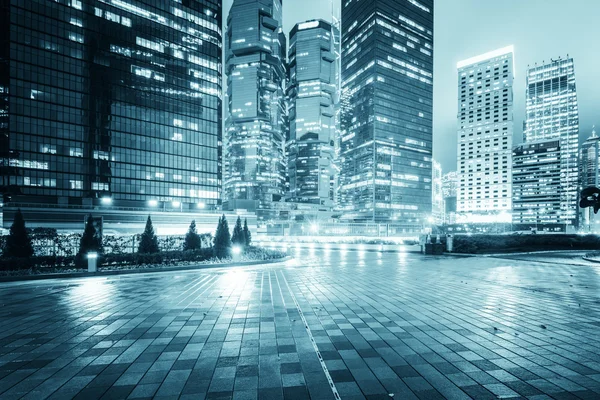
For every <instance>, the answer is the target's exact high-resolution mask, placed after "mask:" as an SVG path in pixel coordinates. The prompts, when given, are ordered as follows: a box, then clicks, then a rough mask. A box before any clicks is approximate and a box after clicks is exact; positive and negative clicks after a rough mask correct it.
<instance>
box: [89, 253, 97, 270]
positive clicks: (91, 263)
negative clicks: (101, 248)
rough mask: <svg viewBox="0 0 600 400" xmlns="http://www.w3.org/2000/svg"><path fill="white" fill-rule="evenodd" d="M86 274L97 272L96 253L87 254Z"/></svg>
mask: <svg viewBox="0 0 600 400" xmlns="http://www.w3.org/2000/svg"><path fill="white" fill-rule="evenodd" d="M87 259H88V272H97V271H98V253H88V255H87Z"/></svg>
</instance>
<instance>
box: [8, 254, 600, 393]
mask: <svg viewBox="0 0 600 400" xmlns="http://www.w3.org/2000/svg"><path fill="white" fill-rule="evenodd" d="M295 255H296V259H295V261H291V262H289V263H287V264H285V265H269V266H260V265H259V266H253V267H248V268H238V269H235V270H233V269H211V270H198V271H193V272H186V273H169V272H167V273H159V274H147V275H139V276H134V275H132V276H125V275H124V276H115V277H107V278H103V279H97V278H85V279H74V280H66V279H65V280H63V279H55V280H49V281H37V282H15V283H4V284H3V285H2V286H1V287H0V296H2V298H3V299H4V298H5V299H10V300H7V301H3V303H4V306H3V307H2V309H0V397H1V398H2V399H12V398H15V399H17V398H25V399H28V398H31V399H41V398H51V399H63V398H79V399H86V400H87V399H100V398H102V399H122V398H132V399H146V398H157V399H169V398H180V399H186V398H189V399H204V398H206V399H240V400H245V399H251V400H254V399H265V400H277V399H304V398H306V399H312V400H321V399H322V400H330V399H333V398H334V396H333V391H332V388H331V386H330V384H329V381H328V379H327V375H326V372H325V369H324V368H323V364H324V365H325V366H326V370H327V373H328V374H329V376H330V377H331V379H332V380H333V382H334V385H335V388H336V390H337V391H338V393H339V395H340V396H341V398H342V399H344V400H345V399H350V400H354V399H356V400H358V399H373V400H376V399H389V398H391V397H390V395H391V394H393V395H394V397H395V398H402V399H438V398H440V399H441V398H448V399H457V400H462V399H468V398H476V399H486V398H489V399H493V398H498V397H500V398H511V397H526V398H529V399H537V398H548V397H551V398H554V399H571V398H573V399H575V398H579V399H596V398H600V355H599V354H600V341H599V340H598V339H597V331H598V327H600V302H599V301H598V295H597V293H598V292H600V279H599V278H598V274H599V273H598V269H597V268H595V267H590V266H584V265H577V264H576V263H575V264H573V263H572V262H571V260H572V259H573V258H568V257H563V258H558V259H552V260H553V262H552V263H549V262H548V260H549V259H550V258H549V257H551V256H548V255H544V256H525V255H523V256H520V257H519V259H516V258H515V257H512V256H506V257H504V258H483V257H482V258H479V257H473V258H458V257H444V258H433V257H426V256H422V255H418V254H396V253H382V254H378V253H361V252H355V251H347V252H333V251H332V252H328V253H327V252H319V251H313V252H311V251H308V250H307V251H300V252H299V253H297V254H295ZM573 257H575V256H573ZM565 260H567V261H569V262H566V261H565ZM305 321H306V325H307V326H305ZM541 325H544V326H546V327H547V328H546V329H542V328H541ZM494 327H495V328H497V329H494ZM307 328H308V329H307ZM315 345H316V346H317V348H318V353H317V352H316V351H315V348H314V346H315Z"/></svg>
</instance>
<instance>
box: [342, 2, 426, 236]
mask: <svg viewBox="0 0 600 400" xmlns="http://www.w3.org/2000/svg"><path fill="white" fill-rule="evenodd" d="M433 13H434V10H433V0H408V1H401V2H400V1H397V0H370V1H345V2H343V4H342V72H341V74H342V107H343V109H342V112H341V145H340V155H341V158H342V160H341V173H340V190H339V199H340V206H341V209H342V210H343V218H344V219H348V220H355V221H361V220H362V221H386V222H388V221H389V222H398V223H405V224H413V225H418V224H425V223H427V220H429V218H431V211H432V210H431V200H432V182H431V181H432V131H433V129H432V114H433Z"/></svg>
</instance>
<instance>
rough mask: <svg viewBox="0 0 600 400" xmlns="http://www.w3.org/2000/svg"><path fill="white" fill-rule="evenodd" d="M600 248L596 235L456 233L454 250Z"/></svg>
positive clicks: (466, 251) (486, 251) (522, 250)
mask: <svg viewBox="0 0 600 400" xmlns="http://www.w3.org/2000/svg"><path fill="white" fill-rule="evenodd" d="M596 249H600V237H598V236H596V235H543V234H542V235H539V234H538V235H518V234H514V235H473V236H468V235H456V236H455V237H454V252H456V253H466V254H480V253H503V252H527V251H551V250H596Z"/></svg>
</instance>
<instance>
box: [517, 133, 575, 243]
mask: <svg viewBox="0 0 600 400" xmlns="http://www.w3.org/2000/svg"><path fill="white" fill-rule="evenodd" d="M560 150H561V149H560V142H559V141H558V140H552V141H543V142H535V143H523V144H522V145H519V146H517V147H515V149H514V151H513V213H512V218H513V229H514V230H517V231H522V230H530V229H535V230H542V231H543V230H551V231H554V230H561V226H560V225H561V224H560V215H561V201H560V195H559V192H560V187H561V169H560V164H561V163H560V158H561V151H560ZM563 228H564V224H563Z"/></svg>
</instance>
